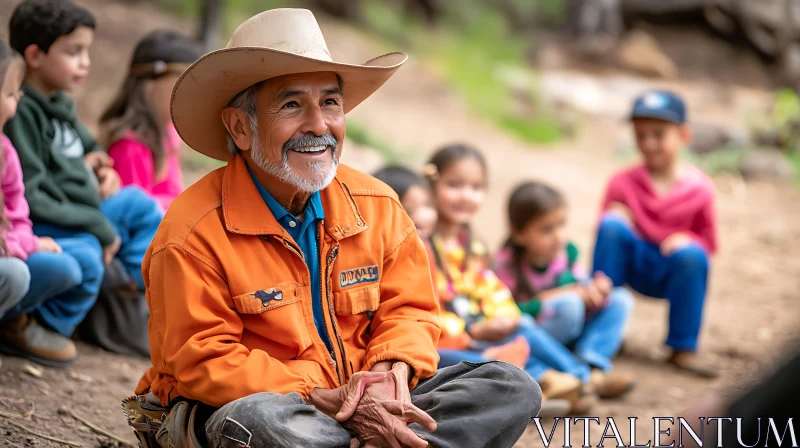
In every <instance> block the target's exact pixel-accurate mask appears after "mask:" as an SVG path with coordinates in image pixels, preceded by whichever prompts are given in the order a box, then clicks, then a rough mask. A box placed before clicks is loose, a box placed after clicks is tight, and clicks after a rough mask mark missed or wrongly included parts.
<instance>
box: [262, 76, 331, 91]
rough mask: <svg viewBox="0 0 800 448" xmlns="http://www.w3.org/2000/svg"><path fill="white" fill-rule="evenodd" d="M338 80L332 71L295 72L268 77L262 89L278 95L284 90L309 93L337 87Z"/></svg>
mask: <svg viewBox="0 0 800 448" xmlns="http://www.w3.org/2000/svg"><path fill="white" fill-rule="evenodd" d="M338 88H339V80H338V78H337V77H336V74H335V73H333V72H319V73H296V74H291V75H284V76H278V77H276V78H270V79H268V80H266V81H265V82H264V89H263V90H264V91H266V92H269V93H270V94H272V95H279V94H281V93H283V92H286V91H290V90H291V91H298V92H302V93H310V92H312V91H315V90H328V89H338Z"/></svg>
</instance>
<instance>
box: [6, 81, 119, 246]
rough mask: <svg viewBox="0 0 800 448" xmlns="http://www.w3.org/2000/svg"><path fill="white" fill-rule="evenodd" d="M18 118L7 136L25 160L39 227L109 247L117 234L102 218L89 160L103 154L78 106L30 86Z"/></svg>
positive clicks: (28, 188)
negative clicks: (46, 226)
mask: <svg viewBox="0 0 800 448" xmlns="http://www.w3.org/2000/svg"><path fill="white" fill-rule="evenodd" d="M23 90H24V91H25V95H24V96H23V97H22V100H20V102H19V107H18V108H17V115H16V116H15V117H14V118H13V119H12V120H10V121H9V122H8V123H6V125H5V128H4V132H5V134H6V135H7V136H8V138H9V139H11V142H12V143H13V144H14V147H15V148H16V149H17V153H18V154H19V160H20V163H21V164H22V174H23V177H24V179H25V199H27V200H28V205H30V208H31V220H33V222H34V223H41V224H50V225H54V226H58V227H63V228H67V229H71V230H78V231H84V232H89V233H91V234H93V235H95V236H96V237H97V239H98V240H100V243H101V244H102V245H103V246H108V245H110V244H111V243H113V242H114V239H115V238H116V236H117V234H116V231H115V230H114V227H113V226H112V225H111V223H110V222H109V221H108V219H106V217H105V216H103V213H102V212H100V203H101V199H100V192H99V189H98V187H97V179H96V178H95V176H94V173H92V172H91V170H90V169H89V168H88V167H87V166H86V165H85V164H84V161H83V156H84V155H85V154H87V153H89V152H92V151H96V150H99V149H101V148H100V147H98V146H97V143H96V142H95V141H94V139H93V138H92V136H91V135H90V134H89V131H88V130H87V129H86V128H85V127H84V126H83V125H82V124H81V123H80V122H79V121H78V118H77V116H76V114H75V103H74V102H73V101H72V100H71V99H70V98H69V97H68V96H67V95H66V94H64V93H63V92H57V93H56V94H55V95H53V97H52V98H50V99H48V98H46V97H45V96H44V95H43V94H42V93H41V92H39V91H38V90H36V89H34V88H33V87H31V86H28V85H24V86H23Z"/></svg>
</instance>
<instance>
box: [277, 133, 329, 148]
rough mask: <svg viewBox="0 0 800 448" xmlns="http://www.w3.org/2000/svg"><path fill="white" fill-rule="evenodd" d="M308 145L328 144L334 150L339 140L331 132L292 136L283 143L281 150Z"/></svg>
mask: <svg viewBox="0 0 800 448" xmlns="http://www.w3.org/2000/svg"><path fill="white" fill-rule="evenodd" d="M308 146H330V147H331V148H332V149H333V150H334V151H336V148H337V147H338V146H339V142H338V141H337V140H336V137H334V136H333V134H330V133H328V134H324V135H320V136H316V135H314V134H306V135H304V136H302V137H300V138H293V139H290V140H288V141H287V142H286V143H284V144H283V152H286V151H289V150H291V149H295V148H303V147H308Z"/></svg>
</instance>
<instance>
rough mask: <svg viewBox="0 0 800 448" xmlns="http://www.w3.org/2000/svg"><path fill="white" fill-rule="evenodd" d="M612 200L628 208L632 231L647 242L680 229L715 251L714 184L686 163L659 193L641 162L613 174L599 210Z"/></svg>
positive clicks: (607, 207) (662, 238) (660, 240)
mask: <svg viewBox="0 0 800 448" xmlns="http://www.w3.org/2000/svg"><path fill="white" fill-rule="evenodd" d="M613 202H619V203H621V204H623V205H625V206H627V207H628V208H629V209H630V210H631V213H632V214H633V219H634V221H635V222H634V224H635V226H636V230H637V231H638V233H639V234H640V235H641V236H642V237H643V238H644V239H645V240H647V241H650V242H651V243H654V244H661V242H663V241H664V240H665V239H667V237H668V236H670V235H672V234H674V233H678V232H682V233H686V234H688V235H690V236H691V237H692V238H693V239H694V240H695V241H696V242H697V243H698V244H700V245H701V246H703V247H704V248H705V249H706V250H707V251H708V252H709V253H712V254H713V253H714V252H716V250H717V232H716V217H715V214H714V184H713V183H712V182H711V179H710V178H709V177H708V176H706V174H705V173H703V172H702V171H700V170H699V169H697V168H695V167H693V166H691V165H686V169H685V172H684V175H683V177H682V178H681V179H680V180H679V181H678V182H677V183H676V184H675V185H674V186H673V187H672V189H671V190H670V191H669V192H668V193H667V194H665V195H663V196H660V195H659V194H658V193H657V192H656V191H655V189H654V188H653V184H652V181H651V179H650V173H649V172H648V171H647V168H646V167H645V166H644V165H638V166H635V167H633V168H630V169H628V170H625V171H622V172H620V173H617V174H616V175H615V176H614V177H613V178H612V179H611V182H609V184H608V190H607V191H606V196H605V198H604V199H603V209H602V210H603V212H605V211H607V210H608V209H609V208H610V206H611V204H612V203H613Z"/></svg>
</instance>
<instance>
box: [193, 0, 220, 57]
mask: <svg viewBox="0 0 800 448" xmlns="http://www.w3.org/2000/svg"><path fill="white" fill-rule="evenodd" d="M221 27H222V0H203V14H202V18H201V21H200V33H199V36H198V38H199V39H200V42H202V43H203V46H204V47H205V49H206V51H211V50H215V49H217V48H219V47H220V45H219V35H220V32H221Z"/></svg>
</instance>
